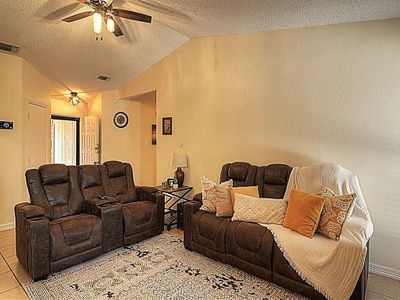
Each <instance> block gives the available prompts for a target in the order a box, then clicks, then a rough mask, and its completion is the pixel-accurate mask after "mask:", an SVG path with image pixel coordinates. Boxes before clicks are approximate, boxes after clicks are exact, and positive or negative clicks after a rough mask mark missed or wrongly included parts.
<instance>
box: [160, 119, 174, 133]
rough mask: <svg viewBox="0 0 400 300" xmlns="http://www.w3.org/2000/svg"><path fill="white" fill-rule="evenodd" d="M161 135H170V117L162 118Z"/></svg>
mask: <svg viewBox="0 0 400 300" xmlns="http://www.w3.org/2000/svg"><path fill="white" fill-rule="evenodd" d="M162 134H163V135H172V117H164V118H162Z"/></svg>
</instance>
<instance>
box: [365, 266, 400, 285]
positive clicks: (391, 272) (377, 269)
mask: <svg viewBox="0 0 400 300" xmlns="http://www.w3.org/2000/svg"><path fill="white" fill-rule="evenodd" d="M369 271H370V272H371V273H374V274H377V275H381V276H384V277H388V278H391V279H394V280H399V281H400V271H399V270H396V269H392V268H388V267H384V266H380V265H376V264H369Z"/></svg>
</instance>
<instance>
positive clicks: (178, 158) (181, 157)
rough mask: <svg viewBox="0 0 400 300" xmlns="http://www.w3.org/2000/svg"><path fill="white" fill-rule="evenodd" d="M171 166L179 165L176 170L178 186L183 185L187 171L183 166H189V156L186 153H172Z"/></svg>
mask: <svg viewBox="0 0 400 300" xmlns="http://www.w3.org/2000/svg"><path fill="white" fill-rule="evenodd" d="M171 166H172V167H177V169H176V171H175V176H176V179H177V180H178V187H181V186H182V185H183V181H184V180H185V173H183V171H182V168H187V156H186V154H185V153H172V155H171Z"/></svg>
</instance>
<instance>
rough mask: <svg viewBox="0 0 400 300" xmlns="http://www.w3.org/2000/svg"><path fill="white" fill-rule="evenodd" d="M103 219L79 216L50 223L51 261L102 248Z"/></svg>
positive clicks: (84, 215)
mask: <svg viewBox="0 0 400 300" xmlns="http://www.w3.org/2000/svg"><path fill="white" fill-rule="evenodd" d="M101 225H102V223H101V219H99V218H98V217H96V216H93V215H87V214H79V215H73V216H68V217H64V218H59V219H55V220H52V221H50V222H49V226H50V252H51V261H56V260H59V259H61V258H64V257H68V256H71V255H74V254H77V253H81V252H84V251H87V250H90V249H92V248H96V247H99V246H101V241H102V230H101Z"/></svg>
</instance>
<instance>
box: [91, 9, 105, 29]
mask: <svg viewBox="0 0 400 300" xmlns="http://www.w3.org/2000/svg"><path fill="white" fill-rule="evenodd" d="M102 26H103V16H102V15H101V14H100V13H98V12H95V13H94V14H93V31H94V32H95V33H101V29H102Z"/></svg>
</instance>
